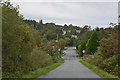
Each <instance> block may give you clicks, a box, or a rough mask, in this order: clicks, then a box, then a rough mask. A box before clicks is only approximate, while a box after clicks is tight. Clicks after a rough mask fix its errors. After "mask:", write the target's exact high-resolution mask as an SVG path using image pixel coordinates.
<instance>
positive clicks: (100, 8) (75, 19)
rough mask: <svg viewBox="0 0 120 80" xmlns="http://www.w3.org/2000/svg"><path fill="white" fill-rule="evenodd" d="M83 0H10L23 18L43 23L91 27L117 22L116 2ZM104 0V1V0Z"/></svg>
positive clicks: (109, 0) (111, 0) (107, 25)
mask: <svg viewBox="0 0 120 80" xmlns="http://www.w3.org/2000/svg"><path fill="white" fill-rule="evenodd" d="M82 1H83V0H81V1H80V0H79V1H78V0H75V1H74V2H73V0H72V1H71V0H69V1H67V0H65V1H64V2H63V1H61V2H57V1H56V0H54V1H53V0H49V1H47V0H44V2H43V0H39V1H38V0H34V1H33V0H32V1H31V0H29V1H27V0H26V1H25V0H24V1H22V0H18V1H17V2H16V1H15V0H11V2H12V3H13V4H14V5H15V6H16V5H19V7H20V9H19V11H20V13H21V14H22V15H23V16H24V18H25V19H34V20H36V21H39V20H41V19H42V20H43V22H44V23H47V22H48V23H49V22H53V23H56V24H59V25H64V24H68V25H69V24H73V25H76V26H80V27H83V26H84V25H90V26H91V27H92V29H93V28H95V27H96V26H98V27H104V28H105V27H109V23H110V22H113V23H117V22H118V3H117V2H115V0H114V2H113V0H104V1H102V2H97V0H96V1H95V0H94V1H93V2H90V1H89V2H88V1H85V2H82ZM105 1H106V2H105Z"/></svg>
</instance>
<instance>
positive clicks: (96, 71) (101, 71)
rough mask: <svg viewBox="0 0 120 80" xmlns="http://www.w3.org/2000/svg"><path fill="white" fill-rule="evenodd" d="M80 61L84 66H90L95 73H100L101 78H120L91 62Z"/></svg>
mask: <svg viewBox="0 0 120 80" xmlns="http://www.w3.org/2000/svg"><path fill="white" fill-rule="evenodd" d="M80 62H81V63H82V64H83V65H84V66H86V67H88V68H89V69H90V70H91V71H93V72H94V73H96V74H97V75H99V76H100V77H101V78H115V80H116V78H118V77H116V76H114V75H111V74H109V73H107V72H105V71H103V70H101V69H99V68H97V67H96V66H95V65H91V64H89V63H87V62H85V61H83V60H81V61H80ZM113 80H114V79H113Z"/></svg>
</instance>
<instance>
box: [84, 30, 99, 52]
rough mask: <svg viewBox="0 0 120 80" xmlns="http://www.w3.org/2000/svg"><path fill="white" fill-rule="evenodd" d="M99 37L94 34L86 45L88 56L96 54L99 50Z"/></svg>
mask: <svg viewBox="0 0 120 80" xmlns="http://www.w3.org/2000/svg"><path fill="white" fill-rule="evenodd" d="M99 40H100V39H99V36H98V34H97V33H96V32H93V34H92V35H91V37H90V39H89V40H88V42H87V44H86V49H85V50H86V53H87V54H94V52H95V51H96V50H97V47H98V46H99V42H98V41H99Z"/></svg>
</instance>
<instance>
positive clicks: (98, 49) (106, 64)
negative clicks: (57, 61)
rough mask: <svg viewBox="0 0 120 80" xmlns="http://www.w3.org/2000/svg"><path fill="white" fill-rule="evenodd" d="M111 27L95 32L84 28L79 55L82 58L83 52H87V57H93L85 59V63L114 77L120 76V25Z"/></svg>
mask: <svg viewBox="0 0 120 80" xmlns="http://www.w3.org/2000/svg"><path fill="white" fill-rule="evenodd" d="M110 25H112V26H113V27H109V28H105V29H103V28H98V27H97V28H96V29H94V30H90V29H89V28H88V27H87V28H85V27H84V28H83V34H81V35H80V36H79V38H78V45H77V46H76V48H77V54H78V56H81V57H82V56H83V53H82V50H85V51H86V52H85V54H86V55H93V56H89V57H85V59H84V60H85V61H87V62H88V63H90V64H93V65H96V66H97V67H99V68H100V69H103V70H104V71H106V72H108V73H110V74H112V75H116V76H119V67H120V66H119V64H118V63H119V62H118V61H119V60H118V56H119V47H118V41H119V36H118V27H119V25H116V24H113V23H111V24H110ZM85 29H86V30H85Z"/></svg>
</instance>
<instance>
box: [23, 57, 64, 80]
mask: <svg viewBox="0 0 120 80" xmlns="http://www.w3.org/2000/svg"><path fill="white" fill-rule="evenodd" d="M63 63H64V60H63V59H62V58H61V59H59V61H58V63H54V64H52V65H49V66H47V67H44V68H39V69H38V70H36V71H33V72H31V73H29V74H26V75H23V76H22V77H23V78H33V79H35V78H38V77H40V76H42V75H44V74H46V73H48V72H50V71H52V70H54V69H55V68H57V67H58V66H60V65H61V64H63Z"/></svg>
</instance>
